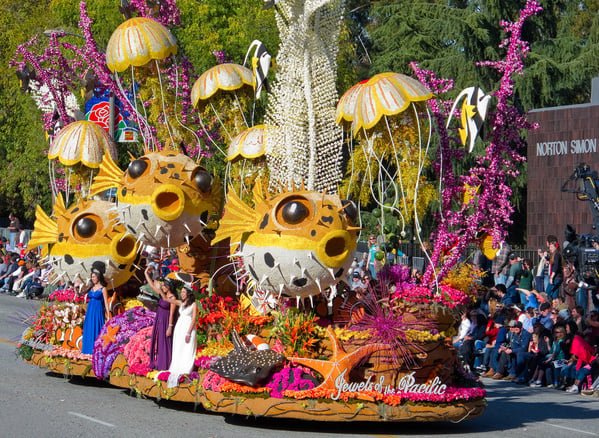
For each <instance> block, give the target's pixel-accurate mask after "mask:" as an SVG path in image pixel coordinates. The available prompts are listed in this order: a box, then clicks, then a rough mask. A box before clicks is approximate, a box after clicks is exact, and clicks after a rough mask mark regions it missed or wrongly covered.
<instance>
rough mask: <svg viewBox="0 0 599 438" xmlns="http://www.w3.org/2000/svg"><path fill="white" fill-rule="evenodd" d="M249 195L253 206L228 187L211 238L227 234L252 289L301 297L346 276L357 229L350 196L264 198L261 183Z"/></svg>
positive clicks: (309, 193)
mask: <svg viewBox="0 0 599 438" xmlns="http://www.w3.org/2000/svg"><path fill="white" fill-rule="evenodd" d="M253 196H254V203H255V207H254V209H252V208H250V207H249V206H247V205H246V204H244V202H243V201H241V200H240V199H239V197H237V195H235V193H234V192H233V190H231V191H229V194H228V202H227V204H226V206H225V213H224V216H223V218H222V219H221V221H220V226H219V228H218V230H217V231H216V237H215V239H214V240H213V242H212V243H213V244H214V243H215V242H219V241H221V240H224V239H226V238H230V242H231V254H232V256H231V257H232V258H234V259H237V260H238V261H239V262H240V265H241V267H242V269H243V270H244V271H245V272H246V273H247V275H248V277H249V280H250V281H249V287H250V289H253V290H254V291H256V292H258V293H259V294H262V295H263V296H264V295H270V296H271V297H275V298H277V299H278V298H281V297H291V298H293V297H295V298H296V299H297V300H298V302H299V300H300V299H303V298H307V297H312V296H313V295H317V294H320V293H323V292H324V291H325V290H326V289H327V288H331V287H333V286H335V285H336V284H337V283H339V281H341V280H343V279H344V277H346V275H347V273H348V270H349V268H350V266H351V263H352V255H353V253H354V251H355V249H356V246H357V243H356V242H357V235H356V233H357V231H358V230H360V228H359V227H356V226H354V223H355V220H356V218H357V214H358V211H357V209H356V207H355V205H354V204H353V203H352V202H350V201H344V202H342V201H341V200H340V199H339V197H338V196H336V195H328V194H326V193H318V192H313V191H308V190H299V191H291V192H284V193H280V194H278V195H275V196H272V197H270V198H266V197H265V196H264V195H263V193H262V187H261V184H256V186H255V187H254V191H253Z"/></svg>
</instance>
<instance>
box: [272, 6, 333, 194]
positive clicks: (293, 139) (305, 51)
mask: <svg viewBox="0 0 599 438" xmlns="http://www.w3.org/2000/svg"><path fill="white" fill-rule="evenodd" d="M271 3H274V6H275V8H276V19H277V26H278V28H279V33H280V37H281V45H280V48H279V53H278V55H277V58H276V66H277V73H276V81H275V83H274V85H273V87H272V92H271V95H270V96H269V102H268V108H267V114H266V124H268V125H275V126H278V127H279V128H281V129H280V130H279V131H278V134H277V135H275V136H273V138H272V139H271V142H270V143H269V144H267V145H266V152H267V160H268V167H269V170H270V174H271V188H276V187H278V186H279V185H282V186H283V187H285V188H287V189H293V188H294V187H298V186H300V185H301V184H305V187H306V189H308V190H315V191H324V190H325V189H327V188H328V189H329V191H334V192H336V188H337V185H338V183H339V181H340V180H341V148H342V131H341V128H340V127H339V126H337V125H336V123H335V107H336V104H337V101H338V95H337V89H336V86H335V80H336V77H337V53H338V51H339V45H338V38H339V31H340V28H341V21H342V17H343V11H344V3H345V2H344V0H282V1H275V2H271Z"/></svg>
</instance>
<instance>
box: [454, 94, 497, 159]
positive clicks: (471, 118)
mask: <svg viewBox="0 0 599 438" xmlns="http://www.w3.org/2000/svg"><path fill="white" fill-rule="evenodd" d="M462 99H463V100H464V101H463V102H462V109H461V117H460V120H461V125H462V126H461V127H460V128H458V131H459V133H460V140H461V141H462V144H463V145H464V146H468V152H472V150H473V149H474V142H475V141H476V137H478V134H479V133H480V131H481V129H482V126H483V123H484V121H485V118H486V117H487V109H488V107H489V101H490V100H491V96H489V95H487V94H485V92H484V91H483V90H482V89H480V88H479V87H468V88H465V89H464V90H462V91H461V92H460V94H458V97H457V98H456V100H455V102H454V103H453V106H452V107H451V111H450V113H449V119H447V125H446V127H449V123H450V122H451V118H452V116H453V114H454V112H455V109H456V107H457V105H458V103H459V102H460V100H462Z"/></svg>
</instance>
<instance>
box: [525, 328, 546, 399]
mask: <svg viewBox="0 0 599 438" xmlns="http://www.w3.org/2000/svg"><path fill="white" fill-rule="evenodd" d="M550 349H551V335H550V333H549V331H548V330H547V329H546V328H545V326H543V324H541V323H537V324H536V325H535V326H534V328H533V334H532V341H531V343H530V346H529V349H528V352H529V353H530V355H529V358H528V365H527V367H528V370H529V372H530V373H531V376H532V378H531V379H530V381H529V386H531V387H533V388H538V387H540V386H542V385H543V382H542V380H543V376H542V375H541V376H540V375H539V374H540V372H541V368H540V367H539V364H540V363H541V362H543V361H544V360H546V359H547V357H548V356H549V351H550Z"/></svg>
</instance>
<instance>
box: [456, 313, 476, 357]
mask: <svg viewBox="0 0 599 438" xmlns="http://www.w3.org/2000/svg"><path fill="white" fill-rule="evenodd" d="M471 325H472V321H471V319H470V315H469V314H468V311H467V310H465V311H464V312H462V319H461V321H460V326H459V327H458V334H457V335H456V336H454V337H453V346H454V347H455V348H460V346H461V345H462V343H463V342H464V338H465V337H466V335H467V334H468V330H470V326H471Z"/></svg>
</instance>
